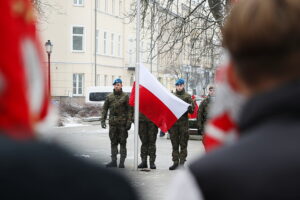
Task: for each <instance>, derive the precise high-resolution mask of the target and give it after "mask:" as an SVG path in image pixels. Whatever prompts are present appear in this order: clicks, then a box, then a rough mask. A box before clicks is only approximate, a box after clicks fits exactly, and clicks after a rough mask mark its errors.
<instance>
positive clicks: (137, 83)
mask: <svg viewBox="0 0 300 200" xmlns="http://www.w3.org/2000/svg"><path fill="white" fill-rule="evenodd" d="M136 5H137V9H136V10H137V12H136V67H135V99H134V163H133V166H134V169H135V170H137V166H138V142H139V141H138V131H139V107H140V106H139V105H140V101H139V97H140V91H139V87H140V30H141V27H140V25H141V23H140V21H141V16H140V15H141V10H140V9H141V7H140V0H137V4H136Z"/></svg>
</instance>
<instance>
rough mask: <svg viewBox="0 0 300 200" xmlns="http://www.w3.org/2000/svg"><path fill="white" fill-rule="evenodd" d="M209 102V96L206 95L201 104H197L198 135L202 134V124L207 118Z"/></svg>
mask: <svg viewBox="0 0 300 200" xmlns="http://www.w3.org/2000/svg"><path fill="white" fill-rule="evenodd" d="M210 102H211V97H210V96H208V97H207V98H205V99H204V100H203V101H202V102H201V104H200V106H199V110H198V114H197V126H198V132H199V134H200V135H202V134H203V131H204V125H205V122H206V120H207V118H208V108H209V104H210Z"/></svg>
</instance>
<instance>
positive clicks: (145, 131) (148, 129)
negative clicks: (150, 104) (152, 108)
mask: <svg viewBox="0 0 300 200" xmlns="http://www.w3.org/2000/svg"><path fill="white" fill-rule="evenodd" d="M157 132H158V127H157V126H156V125H155V124H154V123H153V122H152V121H150V120H149V119H148V118H147V117H146V116H145V115H143V114H142V113H140V117H139V136H140V140H141V142H142V145H141V159H142V163H140V164H139V165H138V168H147V167H148V164H147V157H148V155H149V157H150V168H151V169H156V166H155V158H156V145H155V143H156V138H157Z"/></svg>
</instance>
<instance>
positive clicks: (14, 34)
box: [0, 0, 49, 139]
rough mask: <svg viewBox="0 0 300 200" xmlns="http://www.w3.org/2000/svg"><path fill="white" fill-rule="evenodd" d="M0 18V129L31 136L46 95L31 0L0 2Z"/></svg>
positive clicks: (16, 135)
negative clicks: (0, 46) (0, 28)
mask: <svg viewBox="0 0 300 200" xmlns="http://www.w3.org/2000/svg"><path fill="white" fill-rule="evenodd" d="M0 18H1V20H0V26H1V27H3V29H2V30H1V31H0V39H1V44H2V48H1V50H0V129H1V131H3V132H4V133H6V134H8V135H9V136H11V137H14V138H19V139H25V138H32V137H33V136H34V135H33V132H34V129H35V126H36V124H37V123H38V122H40V121H41V120H43V119H44V118H45V116H46V114H47V111H48V105H49V98H48V93H47V82H46V76H45V75H46V74H45V72H46V71H45V67H44V65H43V64H42V59H41V58H42V56H41V53H40V52H41V51H40V48H41V47H40V43H39V41H38V39H37V34H36V33H37V31H36V26H35V24H36V21H35V17H34V13H33V8H32V5H31V1H30V0H3V1H1V7H0Z"/></svg>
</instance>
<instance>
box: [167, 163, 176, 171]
mask: <svg viewBox="0 0 300 200" xmlns="http://www.w3.org/2000/svg"><path fill="white" fill-rule="evenodd" d="M177 167H178V162H174V163H173V165H172V166H171V167H169V170H175V169H177Z"/></svg>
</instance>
